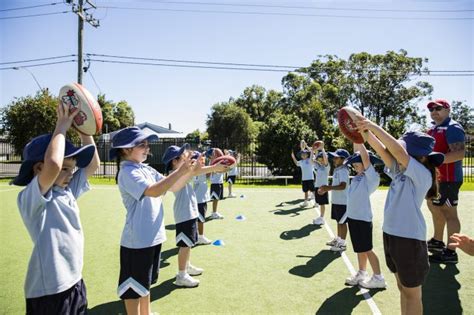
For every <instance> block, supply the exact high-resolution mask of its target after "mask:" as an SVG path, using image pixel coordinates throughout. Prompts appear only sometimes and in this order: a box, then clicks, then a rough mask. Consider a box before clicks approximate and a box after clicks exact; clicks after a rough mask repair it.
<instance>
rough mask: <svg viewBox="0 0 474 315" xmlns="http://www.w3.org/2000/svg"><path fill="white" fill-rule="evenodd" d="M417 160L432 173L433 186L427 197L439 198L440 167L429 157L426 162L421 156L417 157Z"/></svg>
mask: <svg viewBox="0 0 474 315" xmlns="http://www.w3.org/2000/svg"><path fill="white" fill-rule="evenodd" d="M416 160H417V161H418V162H420V163H421V164H423V166H424V167H426V168H427V169H428V170H429V171H430V173H431V187H430V189H429V190H428V192H427V193H426V198H430V199H431V198H438V197H439V189H438V188H439V187H438V175H439V172H438V169H437V168H436V166H435V165H434V164H433V163H432V162H431V161H430V160H429V159H428V158H426V159H425V161H424V162H422V161H421V158H419V157H417V158H416Z"/></svg>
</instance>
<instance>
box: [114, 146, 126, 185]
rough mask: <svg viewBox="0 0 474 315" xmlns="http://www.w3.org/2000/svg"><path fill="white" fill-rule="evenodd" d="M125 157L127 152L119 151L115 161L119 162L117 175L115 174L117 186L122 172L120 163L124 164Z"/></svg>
mask: <svg viewBox="0 0 474 315" xmlns="http://www.w3.org/2000/svg"><path fill="white" fill-rule="evenodd" d="M124 155H125V152H124V151H123V149H118V150H117V157H116V158H115V160H116V161H117V173H115V184H118V174H119V172H120V162H122V159H123V157H124Z"/></svg>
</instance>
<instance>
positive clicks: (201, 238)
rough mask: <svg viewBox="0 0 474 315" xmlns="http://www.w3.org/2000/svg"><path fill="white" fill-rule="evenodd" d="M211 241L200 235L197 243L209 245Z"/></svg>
mask: <svg viewBox="0 0 474 315" xmlns="http://www.w3.org/2000/svg"><path fill="white" fill-rule="evenodd" d="M211 243H212V241H211V240H210V239H208V238H207V237H205V236H204V235H203V236H198V240H197V242H196V245H209V244H211Z"/></svg>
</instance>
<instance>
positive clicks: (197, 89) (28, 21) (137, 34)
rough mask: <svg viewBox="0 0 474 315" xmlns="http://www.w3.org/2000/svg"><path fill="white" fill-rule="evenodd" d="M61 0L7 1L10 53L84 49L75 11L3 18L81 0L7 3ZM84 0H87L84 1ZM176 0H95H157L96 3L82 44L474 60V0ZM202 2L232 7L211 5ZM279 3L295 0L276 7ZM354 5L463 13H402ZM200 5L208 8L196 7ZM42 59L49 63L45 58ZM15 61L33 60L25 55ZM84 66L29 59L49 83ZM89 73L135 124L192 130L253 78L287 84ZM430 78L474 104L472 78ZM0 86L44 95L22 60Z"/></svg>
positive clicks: (102, 68) (117, 51)
mask: <svg viewBox="0 0 474 315" xmlns="http://www.w3.org/2000/svg"><path fill="white" fill-rule="evenodd" d="M54 2H58V4H56V5H54V6H44V7H38V8H33V9H28V10H16V11H3V12H1V11H0V47H1V48H0V62H3V63H4V62H11V61H19V60H28V59H35V58H45V57H53V56H62V55H70V54H76V53H77V17H76V16H75V15H74V14H73V13H67V14H57V15H50V16H38V17H30V18H17V19H3V20H2V19H1V18H2V17H13V16H19V15H29V14H41V13H49V12H61V11H70V10H71V7H70V6H67V5H65V4H64V3H62V1H61V0H56V1H54V0H51V1H45V0H38V1H33V0H32V1H22V0H17V1H12V0H2V1H1V2H0V10H2V9H9V8H16V7H23V6H32V5H39V4H49V3H54ZM75 2H76V3H77V0H75ZM169 2H172V1H168V3H160V1H153V0H136V1H120V0H117V1H112V0H107V1H106V0H94V3H96V4H97V5H98V6H102V7H104V6H109V7H110V6H113V7H128V8H130V7H133V8H147V9H148V10H131V9H125V10H119V9H112V8H109V9H103V8H102V9H98V10H95V11H94V12H93V15H94V17H95V18H98V19H100V24H101V26H100V27H99V28H93V27H91V26H90V25H88V24H86V25H85V29H84V52H86V53H95V54H108V55H119V56H135V57H147V58H163V59H177V60H196V61H211V62H232V63H251V64H271V65H290V66H307V65H309V64H310V63H311V61H312V60H314V59H315V58H316V57H317V55H325V54H335V55H337V56H339V57H341V58H347V57H348V56H349V55H350V54H352V53H356V52H362V51H366V52H369V53H371V54H383V53H385V52H386V51H388V50H395V51H398V50H399V49H405V50H407V51H408V54H409V55H410V56H413V57H426V58H428V59H429V62H428V64H427V65H428V67H429V68H430V69H431V70H474V60H473V59H474V57H473V56H474V47H473V45H474V44H473V43H474V39H473V38H474V36H473V35H474V34H473V32H474V31H473V30H474V11H473V10H474V1H472V0H471V1H456V0H451V1H423V0H417V1H414V0H399V1H384V0H380V1H349V0H340V1H337V0H334V1H264V0H262V1H245V0H232V1H217V0H212V2H211V0H210V2H204V1H199V4H195V5H193V4H189V3H190V2H194V3H196V2H198V1H191V0H190V1H187V2H186V3H187V4H183V3H181V4H179V3H169ZM175 2H179V1H175ZM204 3H220V4H233V5H234V6H223V5H220V6H218V5H214V6H211V5H205V4H204ZM236 4H239V5H236ZM242 4H247V5H248V4H263V5H266V7H249V6H241V5H242ZM278 5H279V6H291V7H293V8H276V7H271V6H278ZM295 7H314V8H319V9H311V8H300V9H298V8H295ZM323 8H332V9H333V10H325V9H323ZM150 9H160V11H158V10H150ZM163 9H165V10H163ZM334 9H353V10H347V11H340V10H334ZM354 9H357V10H358V9H370V10H424V11H435V10H436V11H440V10H444V11H447V10H465V11H464V12H398V11H367V10H362V11H354ZM172 10H175V11H172ZM183 10H187V11H183ZM193 10H194V11H193ZM196 10H200V11H207V12H195V11H196ZM468 10H470V11H468ZM211 11H213V12H211ZM216 11H220V12H216ZM223 11H232V12H234V13H223ZM91 12H92V11H91ZM236 12H239V13H236ZM243 12H264V13H265V14H243ZM269 13H270V14H269ZM272 14H280V15H272ZM284 14H286V15H284ZM289 14H291V15H289ZM304 15H313V16H304ZM315 15H332V17H321V16H315ZM336 15H338V16H341V15H346V16H364V17H366V18H347V17H346V18H340V17H335V16H336ZM379 17H385V18H379ZM400 18H403V19H400ZM407 18H410V19H407ZM444 18H468V19H457V20H444ZM70 59H71V58H70ZM61 60H67V59H61ZM51 61H55V60H51ZM43 62H45V61H41V62H37V63H43ZM46 62H48V61H46ZM31 64H34V63H31ZM14 65H15V66H18V65H20V66H21V65H24V66H26V65H27V63H24V64H14ZM11 66H13V64H8V65H0V68H2V67H11ZM76 67H77V66H76V63H74V62H71V63H64V64H57V65H49V66H41V67H31V68H28V69H29V70H30V71H31V72H32V73H33V74H34V75H35V77H36V78H37V80H38V82H39V83H40V84H41V86H42V87H48V88H49V89H50V90H51V91H52V92H54V93H55V94H57V93H58V92H59V89H60V88H61V86H62V85H64V84H66V83H69V82H72V81H75V80H76V77H77V72H76ZM90 73H92V75H93V77H94V78H95V80H96V81H97V85H96V84H95V83H94V81H93V79H92V76H91V75H90V74H89V73H85V74H84V85H85V86H86V87H87V88H88V89H89V90H90V91H91V92H92V94H97V93H98V92H99V88H100V91H101V92H102V93H105V94H106V97H107V98H108V99H111V100H113V101H120V100H126V101H127V102H128V103H129V104H130V105H131V106H132V107H133V109H134V112H135V115H136V123H141V122H144V121H148V122H151V123H155V124H158V125H162V126H168V123H171V124H172V126H173V129H175V130H178V131H182V132H185V133H188V132H191V131H192V130H195V129H197V128H199V129H200V130H201V131H202V130H205V128H206V126H205V121H206V117H207V115H208V114H209V113H210V108H211V106H212V105H213V104H215V103H217V102H222V101H226V100H228V99H229V97H238V96H239V95H240V94H241V93H242V91H243V89H244V88H245V87H247V86H251V85H252V84H258V85H261V86H263V87H265V88H266V89H276V90H281V83H280V82H281V78H282V77H283V76H284V73H281V72H257V71H231V70H211V69H194V68H177V67H157V66H142V65H125V64H110V63H101V62H91V65H90ZM422 80H426V81H428V82H430V83H431V84H432V85H433V86H434V92H433V97H434V98H438V97H442V98H446V99H448V100H449V101H452V100H462V101H466V102H467V104H468V105H470V106H473V105H472V104H474V77H473V76H465V77H423V78H422ZM0 86H1V89H0V91H1V95H0V102H1V103H0V105H1V106H6V105H7V104H9V103H10V102H11V101H12V100H13V99H14V97H21V96H25V95H29V94H34V93H35V92H36V91H37V90H38V87H37V85H36V83H35V81H34V80H33V78H32V77H31V75H30V74H29V73H27V71H22V70H21V69H20V70H1V71H0ZM420 108H424V102H423V103H420Z"/></svg>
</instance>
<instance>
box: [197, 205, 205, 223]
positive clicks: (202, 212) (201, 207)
mask: <svg viewBox="0 0 474 315" xmlns="http://www.w3.org/2000/svg"><path fill="white" fill-rule="evenodd" d="M198 211H199V216H198V220H199V222H202V223H204V222H206V212H207V202H203V203H198Z"/></svg>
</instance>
